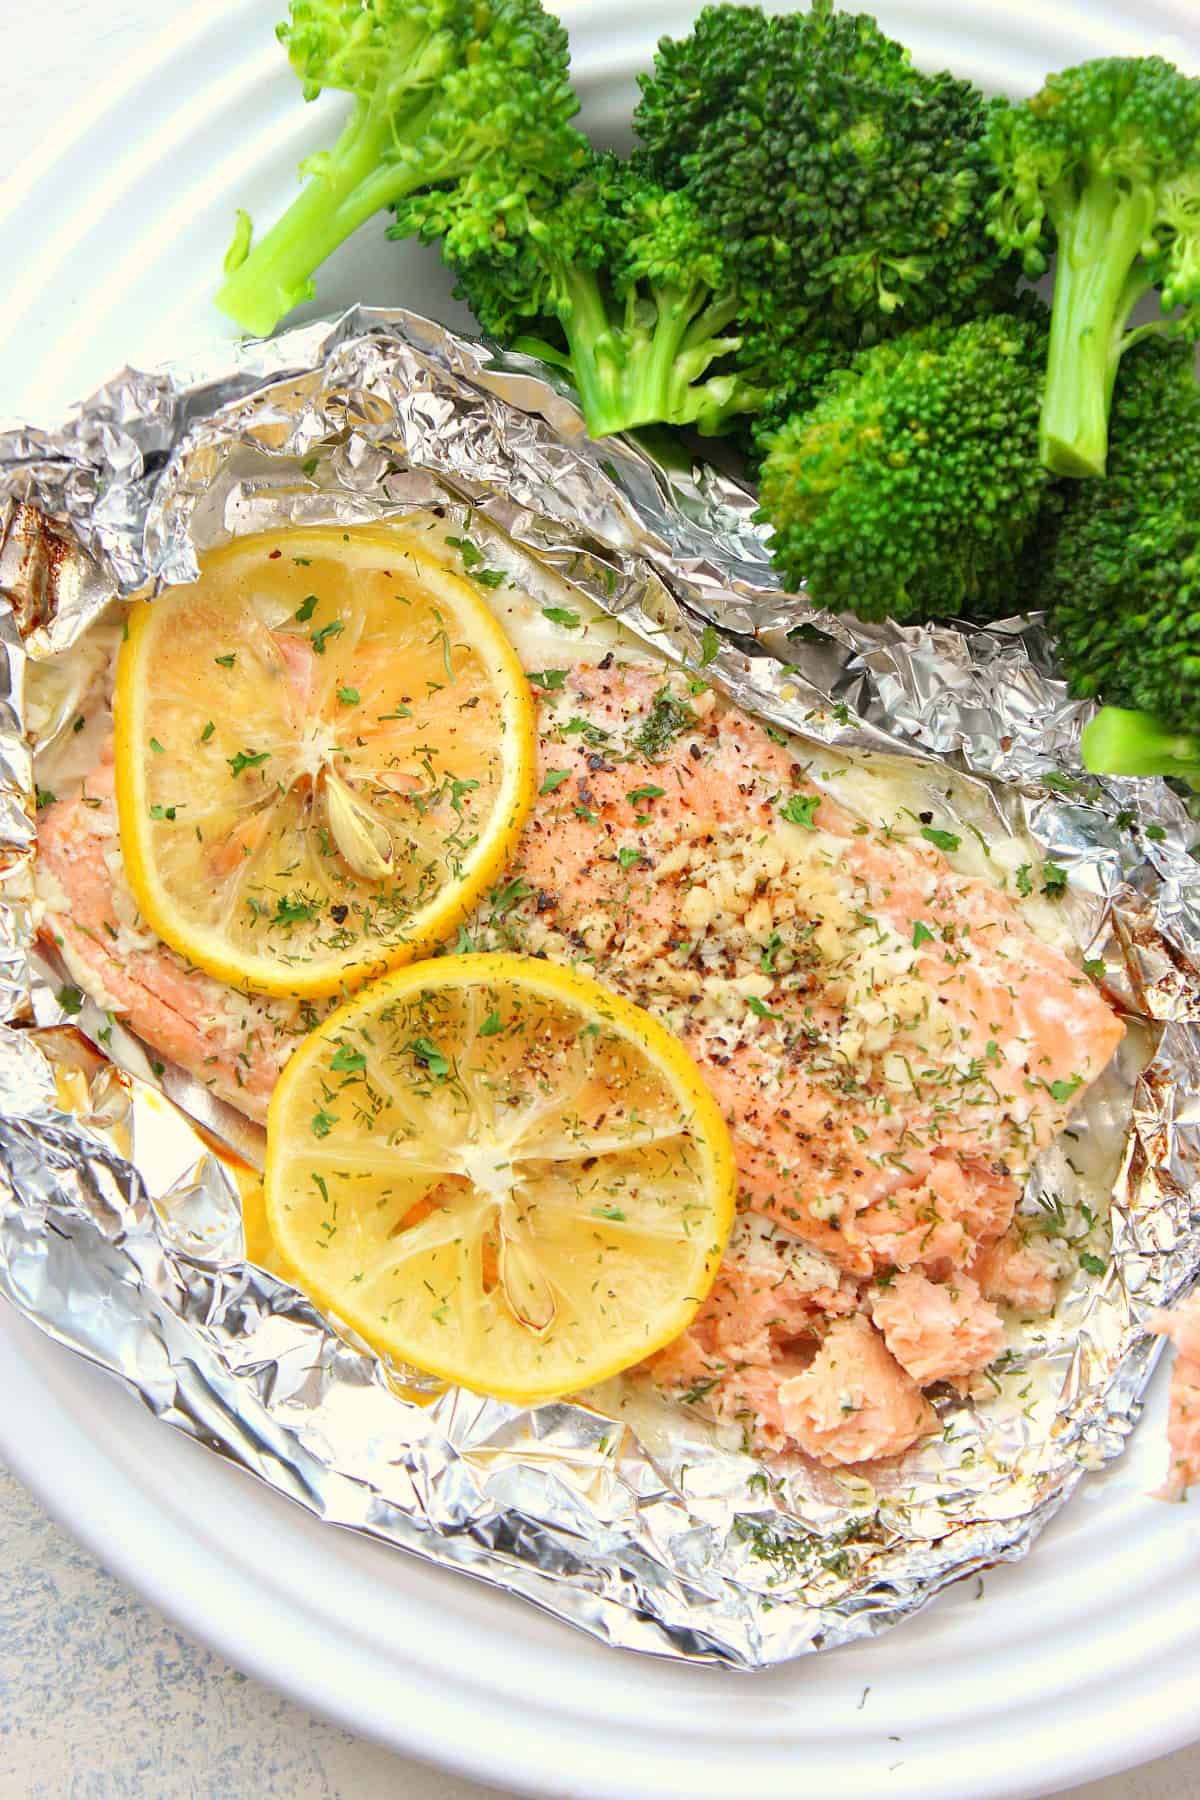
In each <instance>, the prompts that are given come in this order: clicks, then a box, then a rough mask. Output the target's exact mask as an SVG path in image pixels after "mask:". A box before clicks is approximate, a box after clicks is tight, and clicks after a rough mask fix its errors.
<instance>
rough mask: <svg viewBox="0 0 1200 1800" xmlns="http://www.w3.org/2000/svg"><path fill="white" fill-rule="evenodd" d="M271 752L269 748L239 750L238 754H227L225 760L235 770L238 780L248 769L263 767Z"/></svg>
mask: <svg viewBox="0 0 1200 1800" xmlns="http://www.w3.org/2000/svg"><path fill="white" fill-rule="evenodd" d="M270 754H271V752H270V751H269V750H258V751H254V750H239V751H238V753H237V755H236V756H227V757H226V758H225V760H226V762H227V763H228V764H229V767H230V768H231V769H232V770H233V778H234V780H235V781H236V780H237V778H238V776H239V775H241V774H242V773H243V772H244V771H245V770H246V769H258V768H261V767H262V765H263V763H265V762H266V761H267V760H268V758H269V757H270Z"/></svg>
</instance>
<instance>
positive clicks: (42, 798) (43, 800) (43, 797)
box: [34, 787, 58, 807]
mask: <svg viewBox="0 0 1200 1800" xmlns="http://www.w3.org/2000/svg"><path fill="white" fill-rule="evenodd" d="M34 799H35V800H36V801H37V804H38V806H39V807H43V806H53V805H54V802H55V801H56V800H57V799H58V795H57V794H56V793H55V792H54V789H53V788H44V787H40V788H39V789H38V790H37V793H36V794H35V795H34Z"/></svg>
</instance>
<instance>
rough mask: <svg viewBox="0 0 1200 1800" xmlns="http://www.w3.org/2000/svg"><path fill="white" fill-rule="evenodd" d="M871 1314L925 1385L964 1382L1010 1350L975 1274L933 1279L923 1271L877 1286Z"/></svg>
mask: <svg viewBox="0 0 1200 1800" xmlns="http://www.w3.org/2000/svg"><path fill="white" fill-rule="evenodd" d="M870 1306H871V1317H872V1319H873V1320H874V1322H875V1324H876V1326H877V1327H878V1329H879V1330H880V1331H882V1333H883V1338H884V1342H885V1343H886V1345H887V1347H888V1349H889V1350H890V1351H891V1353H892V1355H893V1356H894V1357H895V1358H896V1361H897V1362H898V1363H899V1364H900V1366H901V1368H902V1369H904V1370H906V1371H907V1373H908V1374H909V1375H911V1376H912V1378H913V1380H914V1381H915V1382H916V1383H917V1385H918V1386H919V1387H923V1388H924V1387H929V1386H930V1385H931V1384H932V1383H933V1382H935V1381H960V1380H961V1379H962V1378H963V1377H964V1376H966V1375H971V1374H973V1373H974V1371H975V1370H976V1369H983V1368H986V1367H987V1365H988V1363H990V1362H993V1361H994V1360H995V1358H996V1357H997V1356H999V1354H1000V1352H1001V1351H1002V1350H1003V1349H1004V1321H1003V1319H1002V1318H1001V1317H1000V1314H999V1313H998V1312H997V1311H996V1309H995V1307H994V1306H992V1305H991V1304H990V1302H988V1301H987V1300H985V1299H984V1298H983V1295H982V1294H981V1293H980V1291H979V1288H978V1287H977V1286H976V1284H975V1282H973V1281H972V1280H971V1277H970V1276H969V1275H955V1276H953V1277H952V1278H951V1280H949V1281H945V1282H934V1281H930V1280H929V1277H928V1276H927V1275H923V1274H922V1273H921V1272H920V1270H919V1269H909V1270H907V1271H906V1272H905V1273H904V1274H901V1275H897V1276H896V1277H895V1279H894V1280H893V1281H891V1282H890V1283H889V1284H888V1285H887V1286H886V1287H878V1288H875V1289H873V1290H872V1293H871V1299H870Z"/></svg>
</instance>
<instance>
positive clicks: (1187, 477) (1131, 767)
mask: <svg viewBox="0 0 1200 1800" xmlns="http://www.w3.org/2000/svg"><path fill="white" fill-rule="evenodd" d="M1067 492H1068V496H1069V497H1068V503H1067V506H1066V509H1065V512H1064V514H1063V517H1062V519H1061V520H1060V522H1059V524H1058V528H1057V531H1056V533H1055V535H1054V539H1053V544H1052V547H1051V549H1050V553H1049V555H1048V557H1047V560H1046V565H1045V570H1044V574H1043V579H1042V586H1041V593H1040V596H1039V598H1040V600H1041V603H1042V604H1043V605H1044V606H1045V607H1046V608H1047V611H1048V613H1049V618H1050V625H1051V629H1052V631H1053V633H1054V635H1055V639H1056V641H1057V645H1058V652H1059V656H1060V659H1061V661H1062V664H1063V668H1064V670H1065V671H1066V673H1067V675H1068V677H1069V679H1070V682H1071V687H1072V690H1073V691H1074V692H1075V693H1076V694H1080V695H1083V696H1085V697H1087V698H1099V699H1101V700H1104V701H1108V702H1111V703H1112V706H1113V707H1114V708H1126V709H1132V711H1129V712H1126V713H1125V714H1124V715H1123V717H1124V720H1125V721H1126V722H1125V723H1123V724H1121V727H1120V732H1119V735H1118V733H1117V730H1116V725H1115V723H1114V722H1112V721H1109V722H1108V723H1106V724H1105V725H1104V726H1103V727H1102V728H1100V731H1096V730H1095V728H1093V735H1092V736H1091V737H1090V738H1089V744H1091V745H1098V744H1100V743H1101V742H1103V744H1104V746H1105V755H1106V757H1107V758H1108V759H1109V762H1108V766H1107V771H1106V772H1108V773H1110V774H1118V773H1124V774H1129V775H1142V774H1175V773H1178V769H1177V768H1176V767H1175V766H1174V765H1176V764H1179V763H1187V761H1188V756H1189V753H1188V752H1187V750H1186V749H1182V750H1181V749H1180V748H1179V746H1178V744H1177V743H1176V742H1175V741H1174V740H1175V739H1176V738H1177V737H1178V736H1179V734H1183V736H1184V737H1185V738H1186V737H1189V736H1190V737H1193V738H1198V739H1200V387H1197V385H1196V379H1195V375H1194V373H1193V369H1192V353H1191V351H1190V349H1188V348H1187V347H1186V346H1184V345H1178V344H1175V345H1165V344H1162V343H1148V344H1144V345H1141V346H1139V348H1137V349H1136V350H1134V351H1133V352H1132V353H1131V354H1130V355H1129V356H1128V357H1127V358H1126V359H1125V361H1123V362H1122V364H1121V371H1120V374H1119V376H1118V378H1117V383H1116V392H1115V395H1114V400H1113V409H1112V443H1111V447H1110V450H1109V457H1108V476H1107V479H1106V480H1104V481H1088V482H1072V483H1071V484H1070V485H1069V488H1068V490H1067ZM1148 714H1154V715H1156V716H1157V718H1158V719H1159V720H1161V722H1162V723H1161V726H1156V727H1155V728H1154V731H1153V733H1151V734H1150V735H1146V733H1147V732H1148V731H1149V728H1148V727H1140V726H1139V727H1137V728H1136V729H1135V727H1134V726H1133V725H1132V724H1130V723H1128V721H1129V720H1132V719H1137V718H1139V717H1141V716H1143V715H1148ZM1102 716H1103V715H1102ZM1139 731H1140V732H1141V737H1140V738H1139V736H1138V732H1139ZM1101 732H1102V733H1103V734H1104V735H1103V737H1101ZM1118 746H1120V747H1121V748H1122V750H1123V753H1125V754H1127V755H1128V757H1129V759H1130V761H1129V764H1128V766H1126V767H1124V768H1117V767H1116V766H1115V765H1114V764H1113V762H1112V758H1114V757H1115V756H1116V754H1117V747H1118ZM1089 755H1090V751H1089ZM1156 758H1157V759H1159V762H1158V766H1153V765H1155V761H1156ZM1168 765H1170V766H1168ZM1088 766H1089V767H1097V765H1095V764H1093V763H1092V762H1091V761H1089V763H1088ZM1097 772H1098V773H1099V772H1101V771H1100V770H1099V768H1098V767H1097Z"/></svg>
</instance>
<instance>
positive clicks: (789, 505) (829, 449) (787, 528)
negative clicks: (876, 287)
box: [757, 304, 1049, 622]
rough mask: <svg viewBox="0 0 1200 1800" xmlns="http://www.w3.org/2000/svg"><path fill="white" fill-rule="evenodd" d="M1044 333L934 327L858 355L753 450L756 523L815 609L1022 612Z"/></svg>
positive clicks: (1022, 326) (1036, 480)
mask: <svg viewBox="0 0 1200 1800" xmlns="http://www.w3.org/2000/svg"><path fill="white" fill-rule="evenodd" d="M1044 358H1045V322H1044V317H1042V316H1039V313H1038V311H1037V310H1035V309H1034V307H1033V306H1032V304H1030V305H1027V306H1026V308H1024V309H1023V311H1022V312H1021V313H1020V314H1015V315H1014V314H1003V315H1001V314H997V315H988V316H984V317H981V318H978V319H974V320H971V321H969V322H967V323H966V324H961V325H930V326H924V327H921V328H920V329H918V330H916V331H911V332H907V333H905V334H904V335H902V336H900V337H898V338H896V339H895V340H893V341H891V342H885V343H882V344H877V345H875V346H874V347H873V348H871V349H869V350H864V351H861V352H860V353H859V354H858V355H857V356H856V357H855V358H854V360H853V362H852V363H851V364H850V366H849V368H847V369H845V370H842V371H840V372H837V373H834V374H832V375H831V376H830V377H829V378H828V380H827V381H826V383H825V385H824V387H823V388H822V390H821V392H820V394H819V395H818V398H817V401H816V403H815V405H814V406H813V408H812V410H811V411H810V412H807V413H802V414H800V415H799V416H798V417H796V418H793V419H791V420H789V421H788V423H787V424H785V425H784V426H783V427H782V428H781V429H780V430H779V431H778V432H776V433H775V435H774V437H773V438H770V439H768V440H767V442H766V444H765V449H766V452H767V454H766V457H765V460H764V462H763V466H762V470H761V476H760V497H761V502H762V504H761V510H760V512H759V514H758V515H757V516H758V517H759V519H760V520H762V521H763V522H764V523H766V524H768V525H770V526H771V527H772V532H773V537H772V552H773V555H774V560H775V564H776V567H777V568H778V569H779V571H780V573H781V574H782V576H783V577H784V579H785V580H786V581H787V582H788V583H789V584H790V585H792V586H795V587H800V586H803V587H804V588H805V589H806V591H807V593H808V595H809V597H810V599H811V600H812V601H813V603H814V604H815V605H818V606H825V607H828V608H830V609H831V610H833V611H849V612H856V613H858V614H859V616H860V617H862V618H867V619H884V618H890V619H897V620H900V621H901V622H909V621H915V620H921V619H933V618H952V617H957V616H963V615H966V616H970V617H976V618H987V617H995V616H997V614H999V613H1003V612H1007V611H1013V610H1017V609H1019V607H1020V606H1021V604H1022V593H1021V588H1020V582H1021V580H1022V579H1023V574H1024V570H1023V565H1022V563H1021V560H1020V559H1021V552H1022V549H1023V547H1024V546H1025V544H1026V543H1027V541H1028V540H1029V538H1030V536H1031V534H1032V533H1033V530H1034V528H1035V525H1036V523H1037V520H1038V516H1039V510H1040V508H1041V505H1042V501H1043V497H1044V495H1045V492H1046V487H1047V483H1048V481H1049V477H1048V475H1047V473H1046V471H1045V470H1044V469H1043V468H1042V467H1041V465H1040V464H1039V462H1038V458H1037V418H1038V407H1039V404H1040V400H1041V383H1042V368H1043V362H1044Z"/></svg>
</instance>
